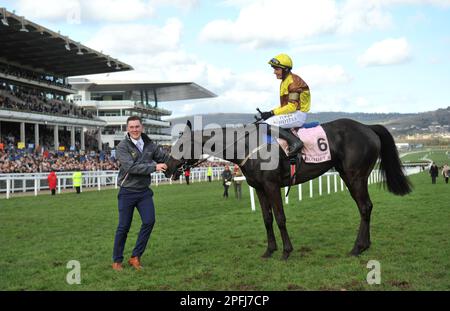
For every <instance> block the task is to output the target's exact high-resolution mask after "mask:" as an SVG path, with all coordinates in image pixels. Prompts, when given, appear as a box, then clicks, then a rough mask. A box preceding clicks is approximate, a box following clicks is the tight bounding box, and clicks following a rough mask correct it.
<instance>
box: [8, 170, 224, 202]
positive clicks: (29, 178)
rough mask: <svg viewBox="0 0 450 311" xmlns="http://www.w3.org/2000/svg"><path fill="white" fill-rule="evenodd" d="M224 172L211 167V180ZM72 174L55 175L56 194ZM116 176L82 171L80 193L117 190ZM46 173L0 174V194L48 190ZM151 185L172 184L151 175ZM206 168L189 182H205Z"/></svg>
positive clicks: (194, 173) (66, 185)
mask: <svg viewBox="0 0 450 311" xmlns="http://www.w3.org/2000/svg"><path fill="white" fill-rule="evenodd" d="M223 170H224V168H223V167H213V174H212V178H211V179H212V180H218V179H220V178H221V173H222V171H223ZM72 174H73V172H58V173H56V175H57V187H56V190H57V191H58V193H61V191H62V190H65V189H70V188H72V187H73V183H72ZM117 175H118V171H83V172H82V183H81V187H80V188H81V191H83V188H97V189H98V190H101V189H102V188H105V187H114V188H117ZM47 176H48V173H28V174H0V194H2V193H5V194H6V198H7V199H9V198H10V197H11V196H12V195H14V194H15V193H18V192H19V193H20V192H22V193H24V192H31V191H34V195H35V196H36V195H38V193H39V192H40V191H42V190H49V186H48V181H47ZM151 177H152V184H153V185H154V186H158V185H159V184H164V183H170V184H172V183H174V182H175V181H172V180H171V179H168V178H166V177H165V176H164V174H163V173H153V174H152V175H151ZM207 179H208V177H207V168H206V167H200V168H195V169H192V170H191V175H190V178H189V180H190V182H191V183H193V182H201V181H206V180H207ZM176 182H178V183H180V184H181V183H184V182H185V177H184V176H180V180H179V181H176Z"/></svg>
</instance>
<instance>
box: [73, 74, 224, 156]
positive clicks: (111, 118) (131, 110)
mask: <svg viewBox="0 0 450 311" xmlns="http://www.w3.org/2000/svg"><path fill="white" fill-rule="evenodd" d="M69 83H70V84H71V85H72V87H73V89H75V90H77V91H78V92H77V94H75V95H69V98H70V99H72V100H73V102H74V103H76V104H77V106H79V107H82V108H83V109H85V110H86V111H87V112H88V113H91V114H93V115H95V116H97V117H98V118H99V119H101V120H104V121H105V122H106V126H105V127H104V128H103V129H102V136H101V139H102V141H103V142H104V143H105V144H106V145H107V147H109V148H113V147H114V146H116V145H117V144H118V143H119V142H120V141H121V140H122V139H123V137H124V135H125V132H126V120H127V118H128V117H129V116H130V115H138V116H140V117H141V118H142V120H143V122H144V125H145V132H146V134H147V135H148V136H149V137H150V139H152V140H153V141H155V142H157V143H159V144H166V145H169V144H171V141H172V136H170V135H168V134H167V133H164V132H163V131H162V130H163V129H164V128H169V127H170V122H168V121H163V120H161V117H163V116H169V115H171V114H172V112H171V111H169V110H167V109H163V108H161V107H160V102H168V101H175V100H185V99H199V98H210V97H215V96H216V95H215V94H213V93H212V92H210V91H208V90H206V89H204V88H203V87H201V86H199V85H197V84H196V83H194V82H152V81H118V80H116V81H99V80H89V79H86V78H70V79H69Z"/></svg>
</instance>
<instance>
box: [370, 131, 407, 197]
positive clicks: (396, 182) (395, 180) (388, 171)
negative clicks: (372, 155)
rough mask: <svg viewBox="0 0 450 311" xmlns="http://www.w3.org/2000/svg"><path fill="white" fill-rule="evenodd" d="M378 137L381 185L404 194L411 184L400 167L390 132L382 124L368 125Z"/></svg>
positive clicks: (397, 193) (398, 193)
mask: <svg viewBox="0 0 450 311" xmlns="http://www.w3.org/2000/svg"><path fill="white" fill-rule="evenodd" d="M369 127H370V128H371V129H372V130H373V131H374V132H375V133H376V134H377V135H378V137H380V141H381V152H380V158H381V162H380V172H381V176H382V177H383V179H382V180H383V185H385V184H387V188H388V190H389V192H392V193H393V194H395V195H405V194H408V193H410V192H411V190H412V185H411V182H410V181H409V179H408V177H406V176H405V173H404V172H403V169H402V164H401V161H400V158H399V156H398V152H397V147H396V146H395V142H394V138H393V137H392V135H391V133H389V131H388V130H387V129H386V128H385V127H384V126H382V125H369Z"/></svg>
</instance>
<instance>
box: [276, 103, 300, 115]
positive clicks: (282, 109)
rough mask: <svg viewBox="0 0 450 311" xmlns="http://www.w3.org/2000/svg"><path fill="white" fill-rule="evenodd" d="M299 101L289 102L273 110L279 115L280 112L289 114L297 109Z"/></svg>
mask: <svg viewBox="0 0 450 311" xmlns="http://www.w3.org/2000/svg"><path fill="white" fill-rule="evenodd" d="M297 105H298V104H297V103H292V102H291V103H288V104H287V105H284V106H283V107H281V106H280V107H278V108H275V109H274V110H273V114H274V115H276V116H278V115H280V114H288V113H292V112H295V111H296V110H297Z"/></svg>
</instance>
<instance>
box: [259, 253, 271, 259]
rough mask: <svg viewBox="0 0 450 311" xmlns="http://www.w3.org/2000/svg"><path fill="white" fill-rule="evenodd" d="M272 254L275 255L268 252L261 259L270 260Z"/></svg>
mask: <svg viewBox="0 0 450 311" xmlns="http://www.w3.org/2000/svg"><path fill="white" fill-rule="evenodd" d="M272 254H273V252H269V251H266V252H265V253H264V254H262V256H261V258H263V259H267V258H270V257H272Z"/></svg>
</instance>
